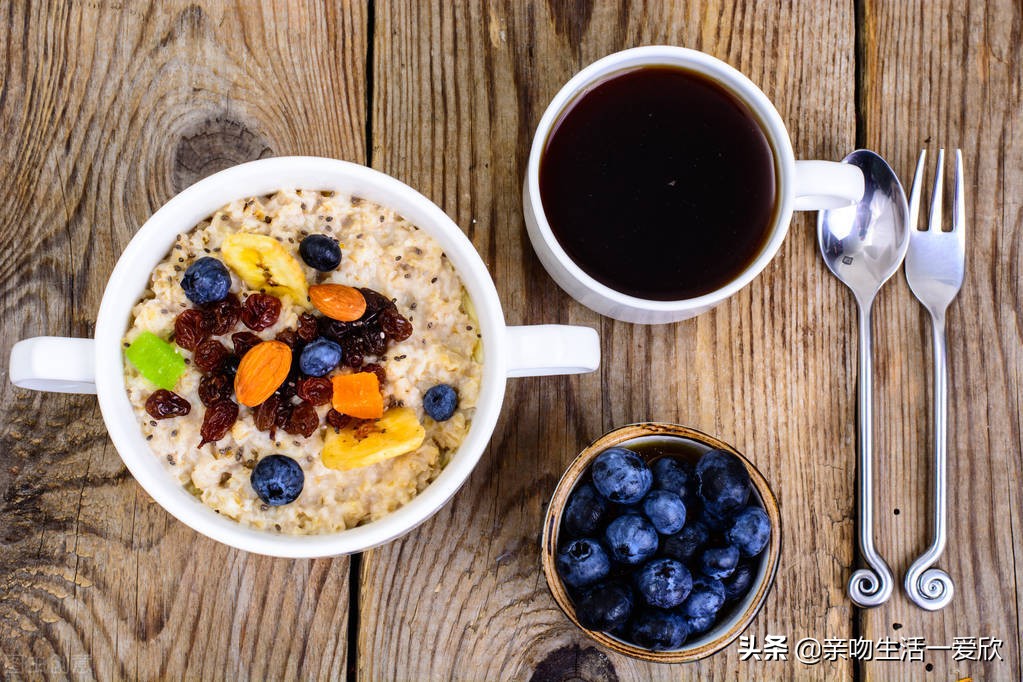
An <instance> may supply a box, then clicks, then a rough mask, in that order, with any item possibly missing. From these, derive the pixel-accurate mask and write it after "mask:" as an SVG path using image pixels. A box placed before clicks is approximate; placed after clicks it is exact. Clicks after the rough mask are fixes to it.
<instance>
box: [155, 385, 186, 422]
mask: <svg viewBox="0 0 1023 682" xmlns="http://www.w3.org/2000/svg"><path fill="white" fill-rule="evenodd" d="M191 411H192V406H191V405H190V404H189V402H188V401H187V400H185V399H184V398H182V397H181V396H179V395H178V394H177V393H173V392H171V391H168V390H166V389H164V388H161V389H159V390H157V391H154V392H153V394H152V395H151V396H149V398H148V399H147V400H146V412H148V413H149V416H150V417H152V418H153V419H169V418H170V417H183V416H185V415H186V414H188V413H189V412H191Z"/></svg>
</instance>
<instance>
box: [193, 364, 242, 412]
mask: <svg viewBox="0 0 1023 682" xmlns="http://www.w3.org/2000/svg"><path fill="white" fill-rule="evenodd" d="M233 391H234V385H233V382H232V381H231V377H229V376H227V374H223V373H221V372H217V373H216V374H207V375H206V376H204V377H203V378H202V379H200V380H199V400H201V401H202V404H203V405H205V406H206V407H209V406H210V405H212V404H213V403H215V402H217V401H219V400H223V399H224V398H230V397H231V394H232V392H233Z"/></svg>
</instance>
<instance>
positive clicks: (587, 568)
mask: <svg viewBox="0 0 1023 682" xmlns="http://www.w3.org/2000/svg"><path fill="white" fill-rule="evenodd" d="M555 564H556V565H557V567H558V575H560V576H561V579H562V580H564V581H565V582H566V583H568V584H569V585H571V586H572V587H585V586H586V585H591V584H593V583H595V582H597V581H598V580H603V579H604V578H606V577H607V574H608V573H610V572H611V560H610V559H608V558H607V553H606V552H605V551H604V548H603V547H601V546H600V543H599V542H597V541H596V540H590V539H589V538H582V539H580V540H572V541H571V542H569V543H568V544H567V545H565V546H564V547H562V548H561V551H559V552H558V556H557V558H556V559H555Z"/></svg>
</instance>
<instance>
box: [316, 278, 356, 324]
mask: <svg viewBox="0 0 1023 682" xmlns="http://www.w3.org/2000/svg"><path fill="white" fill-rule="evenodd" d="M309 298H310V299H311V300H312V302H313V305H314V306H316V309H317V310H319V311H320V312H321V313H323V314H324V315H326V316H327V317H329V318H331V319H333V320H338V321H339V322H354V321H355V320H357V319H359V318H360V317H362V315H363V313H365V312H366V297H365V296H363V295H362V292H361V291H359V290H358V289H353V288H352V287H346V286H345V285H344V284H316V285H314V286H311V287H309Z"/></svg>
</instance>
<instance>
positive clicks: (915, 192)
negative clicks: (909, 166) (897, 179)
mask: <svg viewBox="0 0 1023 682" xmlns="http://www.w3.org/2000/svg"><path fill="white" fill-rule="evenodd" d="M926 158H927V150H926V149H921V150H920V159H919V160H918V161H917V162H916V173H914V174H913V189H912V190H911V191H910V193H909V229H910V230H911V231H912V230H916V229H917V223H918V221H919V219H920V186H921V185H923V182H924V159H926Z"/></svg>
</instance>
